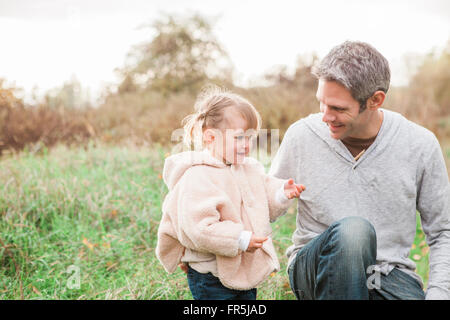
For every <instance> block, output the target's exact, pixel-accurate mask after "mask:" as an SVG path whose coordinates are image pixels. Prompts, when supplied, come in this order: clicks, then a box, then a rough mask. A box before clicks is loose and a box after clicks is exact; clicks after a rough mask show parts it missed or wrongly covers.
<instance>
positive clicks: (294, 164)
mask: <svg viewBox="0 0 450 320" xmlns="http://www.w3.org/2000/svg"><path fill="white" fill-rule="evenodd" d="M293 131H294V130H293V129H292V126H291V127H289V129H288V130H287V131H286V133H285V134H284V138H283V141H282V142H281V145H280V148H279V149H278V151H277V154H276V155H275V158H274V159H273V161H272V164H271V166H270V170H269V173H268V174H269V175H271V176H274V177H276V178H279V179H290V178H293V179H294V181H295V182H296V183H299V182H298V177H297V170H298V165H299V163H298V162H299V159H298V158H297V157H296V156H295V151H296V150H295V145H296V141H295V135H294V132H293Z"/></svg>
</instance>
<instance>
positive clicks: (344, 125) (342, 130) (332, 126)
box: [316, 80, 368, 139]
mask: <svg viewBox="0 0 450 320" xmlns="http://www.w3.org/2000/svg"><path fill="white" fill-rule="evenodd" d="M316 98H317V100H318V101H319V102H320V111H321V112H323V117H322V121H323V122H325V123H326V124H327V125H328V128H329V130H330V135H331V137H332V138H334V139H344V138H346V137H353V138H358V137H359V136H360V134H361V133H362V132H364V129H365V127H366V126H367V122H368V119H367V115H366V114H367V112H366V111H363V112H362V113H359V103H358V101H356V100H355V99H354V98H353V97H352V95H351V94H350V91H349V90H348V89H347V88H345V87H344V86H343V85H341V84H340V83H338V82H335V81H326V80H319V86H318V88H317V93H316Z"/></svg>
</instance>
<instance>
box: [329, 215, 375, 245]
mask: <svg viewBox="0 0 450 320" xmlns="http://www.w3.org/2000/svg"><path fill="white" fill-rule="evenodd" d="M330 228H331V229H332V234H333V236H334V237H335V240H336V241H339V242H340V243H341V244H342V245H343V246H345V247H347V248H355V247H361V248H369V247H375V248H376V233H375V228H374V227H373V225H372V224H371V223H370V222H369V221H368V220H367V219H365V218H362V217H346V218H343V219H341V220H338V221H336V222H334V223H333V224H332V225H331V226H330Z"/></svg>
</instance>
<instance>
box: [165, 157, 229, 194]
mask: <svg viewBox="0 0 450 320" xmlns="http://www.w3.org/2000/svg"><path fill="white" fill-rule="evenodd" d="M197 165H208V166H212V167H216V168H224V167H226V166H227V165H226V164H225V163H223V162H222V161H220V160H218V159H216V158H214V157H213V156H212V155H211V153H210V152H209V151H208V150H206V149H205V150H203V151H185V152H180V153H177V154H174V155H172V156H170V157H168V158H166V160H165V161H164V169H163V179H164V182H165V183H166V185H167V187H168V188H169V190H172V189H173V188H174V187H175V185H176V184H177V183H178V181H179V180H180V179H181V177H182V176H183V174H184V173H185V172H186V170H188V169H189V168H191V167H193V166H197Z"/></svg>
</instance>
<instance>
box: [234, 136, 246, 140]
mask: <svg viewBox="0 0 450 320" xmlns="http://www.w3.org/2000/svg"><path fill="white" fill-rule="evenodd" d="M234 138H235V139H237V140H243V139H244V138H245V137H244V136H236V137H234Z"/></svg>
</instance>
